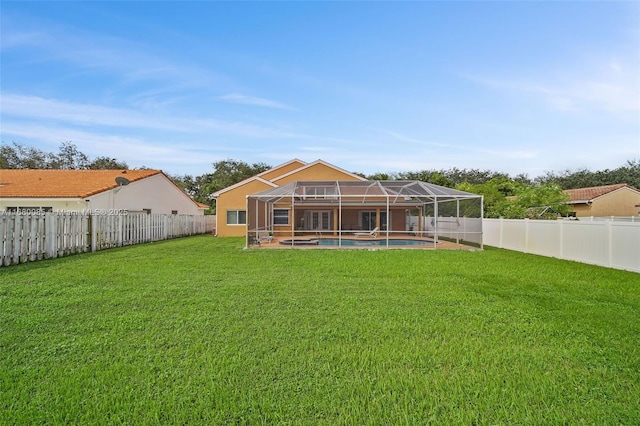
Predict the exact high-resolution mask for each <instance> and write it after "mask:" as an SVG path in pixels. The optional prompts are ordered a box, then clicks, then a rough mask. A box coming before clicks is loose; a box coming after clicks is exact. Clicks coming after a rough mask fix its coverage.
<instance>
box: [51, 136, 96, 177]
mask: <svg viewBox="0 0 640 426" xmlns="http://www.w3.org/2000/svg"><path fill="white" fill-rule="evenodd" d="M88 167H89V157H87V156H86V154H84V153H82V152H80V150H79V149H78V147H77V146H75V145H74V144H72V143H71V142H62V143H61V144H60V150H59V153H58V155H57V156H53V158H52V167H51V168H52V169H61V170H84V169H87V168H88Z"/></svg>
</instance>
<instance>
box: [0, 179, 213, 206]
mask: <svg viewBox="0 0 640 426" xmlns="http://www.w3.org/2000/svg"><path fill="white" fill-rule="evenodd" d="M32 209H33V210H40V211H54V212H56V211H62V212H87V213H89V212H92V213H104V214H110V213H111V214H116V213H118V212H123V211H127V212H131V213H136V212H138V213H153V214H156V213H157V214H184V215H203V214H204V211H205V210H207V209H208V206H206V205H204V204H201V203H198V202H196V201H195V200H193V199H192V198H191V197H190V196H189V195H188V194H187V193H186V192H184V191H183V190H182V189H181V188H180V187H178V186H177V185H176V184H175V183H174V182H173V181H172V180H171V179H170V178H169V177H168V176H167V175H165V174H164V173H163V172H162V171H161V170H28V169H27V170H25V169H19V170H13V169H11V170H7V169H4V170H0V211H20V210H32Z"/></svg>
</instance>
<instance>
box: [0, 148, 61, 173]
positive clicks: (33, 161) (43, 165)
mask: <svg viewBox="0 0 640 426" xmlns="http://www.w3.org/2000/svg"><path fill="white" fill-rule="evenodd" d="M54 161H55V154H51V153H46V152H44V151H42V150H39V149H37V148H32V147H29V146H25V145H22V144H19V143H17V142H13V143H12V144H11V145H7V144H4V143H3V144H2V146H0V168H2V169H52V168H55V167H52V164H53V163H54Z"/></svg>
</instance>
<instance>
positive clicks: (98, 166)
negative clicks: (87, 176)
mask: <svg viewBox="0 0 640 426" xmlns="http://www.w3.org/2000/svg"><path fill="white" fill-rule="evenodd" d="M87 168H88V169H90V170H127V169H128V168H129V166H128V165H127V163H125V162H124V161H120V160H116V159H115V158H109V157H96V158H95V159H94V160H93V161H91V163H89V165H88V166H87Z"/></svg>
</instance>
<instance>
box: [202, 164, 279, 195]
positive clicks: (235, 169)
mask: <svg viewBox="0 0 640 426" xmlns="http://www.w3.org/2000/svg"><path fill="white" fill-rule="evenodd" d="M270 168H271V166H269V165H268V164H265V163H254V164H251V165H249V164H247V163H245V162H244V161H238V160H231V159H226V160H221V161H217V162H215V163H213V173H212V175H211V178H212V181H211V189H212V190H213V191H212V192H215V191H218V190H220V189H222V188H226V187H228V186H231V185H233V184H236V183H238V182H241V181H243V180H245V179H248V178H250V177H252V176H255V175H257V174H258V173H262V172H264V171H266V170H269V169H270Z"/></svg>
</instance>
